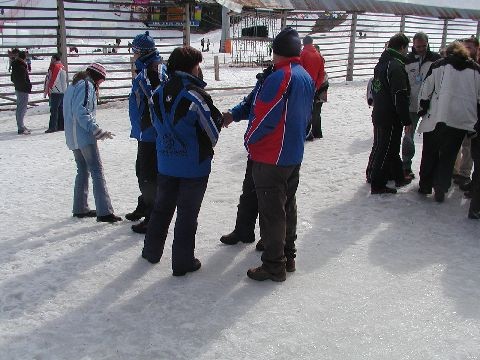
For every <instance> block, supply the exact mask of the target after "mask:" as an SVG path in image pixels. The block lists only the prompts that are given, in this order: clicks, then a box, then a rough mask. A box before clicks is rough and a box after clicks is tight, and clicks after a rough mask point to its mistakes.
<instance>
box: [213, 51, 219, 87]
mask: <svg viewBox="0 0 480 360" xmlns="http://www.w3.org/2000/svg"><path fill="white" fill-rule="evenodd" d="M213 67H214V68H215V80H216V81H219V80H220V63H219V61H218V55H215V56H214V57H213Z"/></svg>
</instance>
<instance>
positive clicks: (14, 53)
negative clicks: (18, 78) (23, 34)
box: [8, 48, 20, 72]
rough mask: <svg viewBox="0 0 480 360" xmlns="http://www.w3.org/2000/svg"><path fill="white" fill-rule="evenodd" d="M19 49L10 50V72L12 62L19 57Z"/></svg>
mask: <svg viewBox="0 0 480 360" xmlns="http://www.w3.org/2000/svg"><path fill="white" fill-rule="evenodd" d="M19 51H20V50H18V49H17V48H13V49H11V50H8V72H10V71H12V63H13V61H14V60H15V59H16V58H17V56H18V52H19Z"/></svg>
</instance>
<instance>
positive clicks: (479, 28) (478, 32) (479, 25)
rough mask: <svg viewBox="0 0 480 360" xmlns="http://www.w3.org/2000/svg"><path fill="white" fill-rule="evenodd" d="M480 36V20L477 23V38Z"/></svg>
mask: <svg viewBox="0 0 480 360" xmlns="http://www.w3.org/2000/svg"><path fill="white" fill-rule="evenodd" d="M479 38H480V21H479V22H478V23H477V39H479Z"/></svg>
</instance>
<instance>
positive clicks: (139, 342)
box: [0, 70, 480, 360]
mask: <svg viewBox="0 0 480 360" xmlns="http://www.w3.org/2000/svg"><path fill="white" fill-rule="evenodd" d="M235 71H236V70H235ZM233 75H234V72H233V71H232V76H233ZM208 76H211V75H208V74H207V77H208ZM252 76H253V75H252ZM365 86H366V84H365V83H364V82H358V83H350V84H333V85H332V87H331V90H330V93H329V103H327V104H326V105H325V106H324V111H323V119H324V120H323V123H324V136H325V138H324V139H322V140H317V141H315V142H313V143H307V145H306V151H305V159H304V162H303V165H302V170H301V183H300V187H299V189H298V193H297V194H298V208H299V213H298V220H299V221H298V258H297V271H296V272H295V273H293V274H290V275H288V278H287V281H286V282H284V283H281V284H278V283H272V282H264V283H257V282H254V281H252V280H250V279H248V278H247V277H246V270H247V269H248V268H249V267H253V266H257V265H259V264H260V254H259V253H258V252H256V251H255V250H254V246H253V245H243V244H242V245H237V246H226V245H223V244H221V243H220V242H219V237H220V236H221V235H222V234H225V233H228V232H230V231H231V230H232V228H233V226H234V222H235V215H236V205H237V201H238V196H239V194H240V191H241V183H242V180H243V174H244V169H245V163H246V153H245V150H244V148H243V146H242V136H243V132H244V129H245V126H246V123H240V124H233V125H231V126H230V127H229V128H228V129H225V130H223V131H222V134H221V138H220V140H219V143H218V145H217V147H216V155H215V161H214V164H213V171H212V174H211V177H210V181H209V186H208V189H207V193H206V196H205V200H204V202H203V207H202V210H201V213H200V218H199V228H198V233H197V243H196V244H197V250H196V255H197V257H198V258H199V259H200V260H201V261H202V268H201V269H200V271H198V272H196V273H193V274H189V275H187V276H185V277H183V278H174V277H172V276H171V241H172V233H170V234H169V237H168V240H167V246H166V250H165V255H164V258H163V259H162V260H161V262H160V263H159V264H157V265H151V264H149V263H148V262H146V261H145V260H143V259H142V258H141V257H140V252H141V249H142V245H143V236H141V235H138V234H134V233H133V232H132V231H131V230H130V225H131V223H130V222H128V221H122V222H121V223H117V224H114V225H110V224H104V223H97V222H95V220H92V219H82V220H80V219H74V218H72V217H71V206H72V190H73V180H74V176H75V164H74V161H73V156H72V153H71V152H70V151H69V150H68V149H67V148H66V146H65V139H64V135H63V133H54V134H44V130H45V129H46V128H47V124H48V115H47V114H46V113H45V111H43V113H42V110H45V108H44V107H43V108H42V107H40V108H37V109H35V111H32V109H30V110H29V113H28V114H27V118H26V125H27V126H28V127H30V128H32V130H33V134H32V135H30V136H18V135H16V126H15V119H14V114H13V113H2V114H0V171H1V172H0V195H1V199H2V202H1V203H0V217H1V219H2V224H3V226H2V228H3V230H2V232H1V233H0V358H1V359H2V360H3V359H37V360H40V359H81V360H89V359H416V360H417V359H479V358H480V348H479V343H480V304H479V299H480V262H479V259H480V246H479V230H480V223H479V222H476V221H473V220H468V219H467V209H468V201H466V200H465V199H464V198H463V197H462V194H461V192H459V190H458V188H453V189H452V190H451V192H450V193H449V194H448V196H447V198H446V201H445V203H443V204H438V203H435V202H434V201H433V199H432V198H430V197H428V198H426V199H425V198H422V197H420V196H419V195H418V194H417V191H416V190H417V186H418V182H417V180H415V181H414V183H413V184H411V185H409V186H407V187H406V188H405V189H401V190H400V191H399V193H398V194H397V195H394V196H388V195H385V196H372V195H370V194H369V186H367V184H366V183H365V180H364V168H365V165H366V162H367V159H368V154H369V150H370V147H371V143H372V127H371V122H370V118H369V112H370V110H369V109H368V107H367V106H366V104H365V100H364V93H365ZM243 94H244V92H243V91H230V92H229V93H225V92H218V93H214V94H213V97H214V100H215V102H216V104H217V105H218V107H219V108H220V109H222V110H225V109H227V108H228V107H230V106H232V105H234V104H236V103H237V102H238V101H239V100H240V99H241V98H242V96H243ZM98 122H99V124H101V126H102V127H103V128H104V129H107V130H110V131H112V132H114V133H115V134H116V137H115V139H113V140H107V141H105V142H102V143H101V144H100V151H101V156H102V159H103V162H104V168H105V173H106V179H107V184H108V188H109V192H110V195H111V198H112V202H113V205H114V208H115V211H116V213H117V214H119V215H121V216H124V214H125V213H126V212H129V211H131V210H133V208H134V206H135V204H136V198H137V195H138V188H137V181H136V177H135V172H134V160H135V155H136V143H135V141H132V140H130V139H129V138H128V134H129V121H128V116H127V104H126V103H125V102H118V103H110V104H106V105H104V106H102V107H101V108H100V109H99V111H98ZM416 140H417V144H418V146H417V155H416V157H415V160H414V169H415V170H418V167H419V152H420V148H421V138H420V137H417V139H416ZM91 204H92V206H93V199H91ZM171 230H172V229H171Z"/></svg>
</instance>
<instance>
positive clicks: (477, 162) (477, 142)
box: [469, 135, 480, 213]
mask: <svg viewBox="0 0 480 360" xmlns="http://www.w3.org/2000/svg"><path fill="white" fill-rule="evenodd" d="M471 149H472V150H471V153H472V158H473V174H472V185H473V187H472V191H473V196H472V200H471V201H470V208H469V212H470V213H478V212H479V211H480V139H479V138H478V135H477V137H475V138H473V139H472V145H471Z"/></svg>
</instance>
